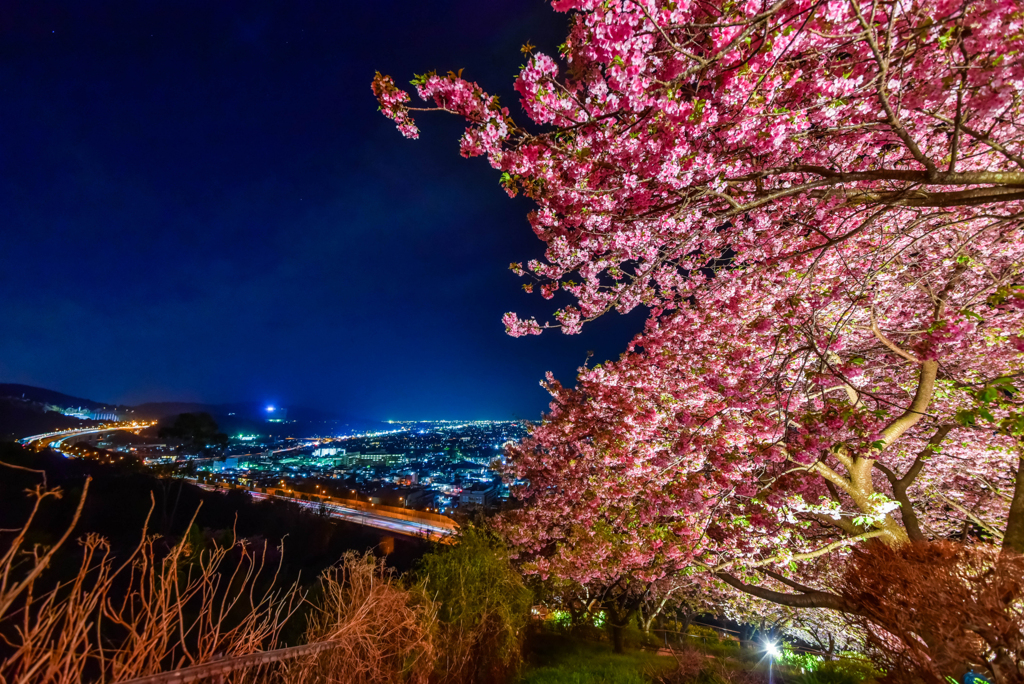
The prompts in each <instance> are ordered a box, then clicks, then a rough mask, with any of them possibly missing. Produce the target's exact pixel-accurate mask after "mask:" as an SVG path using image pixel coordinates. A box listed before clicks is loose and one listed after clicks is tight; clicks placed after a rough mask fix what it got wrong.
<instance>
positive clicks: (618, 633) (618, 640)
mask: <svg viewBox="0 0 1024 684" xmlns="http://www.w3.org/2000/svg"><path fill="white" fill-rule="evenodd" d="M608 630H609V631H610V632H611V637H612V650H613V651H615V652H616V653H625V652H626V648H625V644H624V639H623V629H622V625H620V624H617V623H615V622H613V621H611V620H609V621H608Z"/></svg>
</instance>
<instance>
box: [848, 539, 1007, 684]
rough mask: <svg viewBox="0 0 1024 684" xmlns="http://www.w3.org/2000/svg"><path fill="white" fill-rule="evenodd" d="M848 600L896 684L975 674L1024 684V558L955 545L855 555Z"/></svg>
mask: <svg viewBox="0 0 1024 684" xmlns="http://www.w3.org/2000/svg"><path fill="white" fill-rule="evenodd" d="M841 592H842V593H843V595H844V596H845V597H846V598H847V599H849V600H850V601H852V602H853V603H854V604H855V605H857V606H859V607H860V612H861V615H860V616H859V617H858V618H857V620H858V621H859V623H860V625H861V626H862V627H863V628H864V629H865V631H866V632H867V635H868V645H869V647H870V648H871V650H872V651H873V653H872V655H873V657H874V658H875V659H876V662H877V663H878V664H879V665H880V666H881V667H882V668H883V669H884V670H886V672H887V673H888V674H887V675H886V679H887V680H888V681H890V682H894V683H898V684H903V683H907V684H909V683H911V682H913V683H919V682H926V683H928V684H943V683H944V682H945V678H946V677H947V676H952V677H954V678H959V677H960V676H961V675H962V674H963V673H964V672H966V671H967V670H968V669H974V670H976V671H978V672H980V673H983V674H986V675H987V676H988V678H989V679H990V681H992V682H993V683H994V684H1021V683H1024V667H1022V663H1024V603H1022V599H1024V558H1022V557H1020V556H1016V555H1012V554H1008V553H1005V552H1004V553H1000V550H999V549H998V548H994V547H991V546H983V545H965V544H955V543H952V542H930V543H929V542H918V543H914V544H906V545H904V546H902V547H899V548H892V547H889V546H886V545H884V544H876V545H872V546H870V547H866V548H863V549H860V550H858V551H856V552H855V553H854V556H853V558H852V561H851V563H850V565H849V567H848V569H847V571H846V573H845V575H844V577H843V579H842V582H841Z"/></svg>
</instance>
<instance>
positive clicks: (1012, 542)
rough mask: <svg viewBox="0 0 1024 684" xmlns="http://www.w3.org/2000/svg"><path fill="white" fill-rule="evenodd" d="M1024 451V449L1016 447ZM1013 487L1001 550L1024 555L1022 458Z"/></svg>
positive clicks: (1019, 459)
mask: <svg viewBox="0 0 1024 684" xmlns="http://www.w3.org/2000/svg"><path fill="white" fill-rule="evenodd" d="M1018 448H1022V449H1024V447H1018ZM1015 479H1016V482H1015V484H1014V487H1013V500H1012V501H1011V502H1010V513H1009V515H1008V516H1007V517H1006V534H1005V535H1003V550H1004V551H1012V552H1014V553H1019V554H1024V457H1020V458H1018V460H1017V477H1016V478H1015Z"/></svg>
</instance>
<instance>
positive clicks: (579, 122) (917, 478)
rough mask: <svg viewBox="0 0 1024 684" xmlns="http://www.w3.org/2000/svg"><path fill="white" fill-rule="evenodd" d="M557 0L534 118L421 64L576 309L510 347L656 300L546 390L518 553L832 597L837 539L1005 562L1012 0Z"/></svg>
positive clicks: (596, 573)
mask: <svg viewBox="0 0 1024 684" xmlns="http://www.w3.org/2000/svg"><path fill="white" fill-rule="evenodd" d="M553 5H554V8H555V9H556V10H559V11H571V12H573V14H572V15H571V29H570V32H569V35H568V37H567V39H566V42H565V44H564V45H562V46H561V47H560V60H556V59H554V58H552V57H549V56H547V55H544V54H539V53H536V52H534V51H532V50H530V49H527V48H524V52H526V53H527V63H526V65H525V66H524V67H523V68H522V71H521V72H520V74H519V77H518V79H517V81H516V84H515V87H516V90H517V91H518V93H519V94H520V96H521V103H522V106H523V108H524V109H525V111H526V115H527V116H528V117H529V119H530V120H531V122H532V123H531V124H530V125H529V126H526V125H517V124H515V123H513V121H512V119H511V117H510V114H509V111H508V109H506V108H503V107H501V106H500V104H499V103H498V101H497V99H496V98H494V97H492V96H490V95H488V94H487V93H486V92H484V91H483V90H482V89H481V88H480V87H479V86H477V85H476V84H474V83H471V82H468V81H466V80H464V79H463V78H462V77H461V75H460V74H453V73H450V74H449V75H447V76H439V75H436V74H427V75H425V76H422V77H417V80H416V81H414V84H415V85H416V89H417V91H418V93H419V95H420V96H421V97H422V98H423V99H424V100H426V101H428V103H429V106H427V107H425V108H423V109H426V110H430V109H439V110H443V111H447V112H451V113H455V114H457V115H460V116H463V117H465V118H466V119H467V121H468V122H469V127H468V128H467V130H466V133H465V135H464V136H463V138H462V142H461V149H462V154H463V155H464V156H474V155H486V156H487V158H488V159H489V161H490V163H491V165H492V166H493V167H494V168H495V169H497V170H498V171H500V172H501V183H502V184H503V186H504V187H505V189H506V190H507V191H508V193H509V194H510V195H515V194H517V193H519V192H522V193H524V194H525V195H527V196H529V197H530V198H532V199H533V200H535V202H536V204H537V209H536V210H535V211H534V212H532V213H531V215H530V221H531V224H532V226H533V228H534V230H535V232H536V233H537V235H538V237H540V238H541V239H542V240H543V241H544V242H545V243H546V245H547V249H546V258H545V260H543V261H536V262H531V263H529V264H527V265H526V266H525V267H524V266H522V265H520V264H513V270H514V271H516V272H517V273H519V274H521V275H523V276H524V277H527V278H528V279H529V282H528V284H527V285H526V288H527V289H528V290H532V289H533V288H534V286H536V287H538V288H539V289H540V292H541V294H542V295H543V296H544V297H546V298H552V297H554V296H555V292H556V291H557V290H565V291H566V292H567V293H568V294H569V295H570V297H571V300H572V301H571V303H570V304H568V305H566V306H562V307H561V308H559V309H558V310H557V312H556V313H555V314H554V317H555V322H554V323H548V324H542V323H541V322H538V321H536V320H533V319H530V320H521V319H519V318H518V317H516V316H515V315H514V314H507V315H506V317H505V324H506V327H507V329H508V331H509V333H510V334H512V335H524V334H537V333H539V332H541V331H542V329H544V328H549V327H560V328H561V329H562V330H563V331H564V332H566V333H575V332H578V331H579V330H580V328H581V326H582V325H583V324H585V323H586V322H587V321H590V320H593V319H594V318H596V317H597V316H600V315H602V314H604V313H606V312H609V311H611V310H615V311H619V312H628V311H630V310H632V309H633V308H635V307H637V306H645V307H647V309H648V310H649V312H650V316H649V319H648V322H647V325H646V328H645V330H644V332H643V333H642V334H640V335H639V336H637V337H636V338H635V339H634V340H633V342H632V343H631V345H630V347H629V349H628V350H627V351H626V352H625V353H624V354H623V356H622V357H621V358H620V359H619V360H617V361H615V362H610V363H607V364H603V365H599V366H597V367H592V368H584V369H581V372H580V375H579V377H578V380H577V386H576V387H575V388H573V389H570V388H567V387H564V386H563V385H561V384H559V383H558V382H557V381H555V380H554V379H553V378H549V379H548V381H547V383H546V386H547V388H548V389H549V391H550V392H551V394H552V396H553V401H552V404H551V410H550V413H549V414H548V415H547V416H546V418H545V420H544V421H543V423H542V424H540V425H538V426H536V428H535V429H534V430H533V433H532V435H531V437H530V438H529V439H528V440H526V441H525V442H523V443H522V444H521V445H519V446H517V447H515V448H513V449H512V452H511V456H512V459H511V462H512V464H513V465H512V467H513V471H514V474H515V476H517V477H519V478H522V479H524V480H525V481H528V482H529V486H527V487H526V488H525V489H524V490H523V491H522V492H521V496H522V497H523V498H524V500H525V501H526V503H527V506H526V507H525V508H524V509H523V510H522V511H521V513H519V517H518V519H517V520H516V521H515V524H514V525H513V526H512V527H511V530H512V534H513V536H514V538H515V541H516V542H517V543H518V544H519V546H520V548H521V549H522V550H523V555H524V558H527V559H528V560H529V562H528V567H529V568H531V569H532V570H533V571H536V572H538V573H541V574H551V573H554V574H558V575H560V576H564V577H570V578H573V579H576V580H577V581H579V582H581V583H588V582H604V583H606V584H607V583H614V582H618V581H620V579H621V578H622V577H626V576H628V577H630V578H633V579H634V580H639V581H641V582H646V583H653V582H656V581H659V580H661V579H662V578H665V577H669V576H685V577H689V578H691V579H692V581H693V582H694V583H695V585H696V584H700V585H704V586H705V589H707V588H709V587H712V586H717V587H719V588H724V589H726V590H740V591H742V592H745V593H747V594H753V595H755V596H758V597H761V598H765V599H769V600H770V601H773V602H775V603H778V604H782V605H785V606H790V607H797V608H805V607H806V608H815V607H817V608H833V609H839V610H847V611H853V612H856V611H857V607H856V606H854V605H850V604H849V601H848V600H847V599H844V598H843V597H842V596H841V595H839V594H837V593H834V592H831V591H828V586H829V581H828V577H829V573H834V572H835V571H836V568H837V567H838V565H837V564H838V563H839V562H840V560H841V556H842V554H843V553H844V551H845V550H847V549H849V548H850V547H851V546H852V545H856V544H859V543H861V542H865V541H868V540H872V539H873V540H876V541H875V542H872V543H883V544H885V545H887V546H888V547H898V546H900V545H903V544H906V543H908V542H913V541H920V540H928V539H931V540H934V539H951V538H957V539H973V540H978V539H984V540H988V541H991V542H994V543H998V544H1000V545H1002V546H1003V548H1005V549H1006V550H1007V551H1008V552H1016V553H1024V484H1021V479H1020V478H1018V477H1017V472H1018V468H1019V467H1020V465H1021V463H1022V461H1021V457H1022V455H1024V450H1022V449H1024V447H1022V443H1024V442H1022V440H1024V418H1022V411H1021V409H1022V400H1024V397H1022V395H1021V393H1020V390H1021V389H1022V388H1024V379H1022V377H1021V375H1022V373H1021V371H1022V366H1021V362H1022V359H1024V355H1022V353H1024V279H1022V274H1021V267H1022V259H1024V235H1022V229H1024V216H1022V210H1024V138H1022V136H1024V121H1022V116H1024V104H1022V97H1024V28H1022V23H1024V7H1022V6H1021V4H1020V3H1019V1H1017V0H970V1H963V0H961V1H957V2H952V1H949V0H918V1H917V2H911V1H909V0H907V1H902V0H900V1H896V0H877V1H875V2H866V1H862V0H779V1H778V2H774V3H772V2H770V1H768V0H748V1H741V2H731V1H730V2H706V1H696V0H675V1H668V0H605V1H602V2H597V1H594V0H557V1H556V2H554V3H553ZM528 47H529V46H528ZM373 87H374V92H375V93H376V94H377V96H378V98H379V100H380V103H381V107H382V110H383V112H384V113H385V114H386V115H387V116H389V117H391V118H392V119H394V120H395V121H396V122H397V123H398V125H399V128H400V130H401V131H402V132H403V133H404V134H405V135H407V136H409V137H415V136H416V135H417V129H416V127H415V123H414V121H413V119H412V117H411V114H410V112H411V111H413V109H414V108H412V107H411V106H410V101H411V100H410V97H409V95H408V94H407V93H405V92H404V91H402V90H400V89H398V88H397V87H396V86H395V85H394V83H393V81H392V80H391V78H390V77H387V76H381V75H379V74H378V76H377V78H376V79H375V80H374V86H373ZM563 296H564V295H563ZM721 583H724V585H723V584H721Z"/></svg>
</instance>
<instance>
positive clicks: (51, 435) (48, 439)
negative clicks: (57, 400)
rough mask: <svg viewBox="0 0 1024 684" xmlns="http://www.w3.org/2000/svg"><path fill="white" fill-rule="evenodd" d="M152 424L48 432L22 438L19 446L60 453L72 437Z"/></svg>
mask: <svg viewBox="0 0 1024 684" xmlns="http://www.w3.org/2000/svg"><path fill="white" fill-rule="evenodd" d="M150 425H151V423H145V422H141V423H127V424H125V425H118V426H115V427H91V428H83V429H81V430H61V431H57V432H47V433H45V434H42V435H32V436H31V437H22V438H21V439H19V440H18V443H19V444H23V445H25V446H33V445H35V446H42V447H49V448H50V449H53V450H54V451H60V447H61V445H62V444H63V443H64V442H65V441H66V440H69V439H71V438H72V437H81V436H82V435H96V434H99V433H101V432H117V431H118V430H129V431H134V430H141V429H142V428H145V427H149V426H150Z"/></svg>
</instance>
